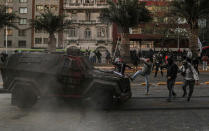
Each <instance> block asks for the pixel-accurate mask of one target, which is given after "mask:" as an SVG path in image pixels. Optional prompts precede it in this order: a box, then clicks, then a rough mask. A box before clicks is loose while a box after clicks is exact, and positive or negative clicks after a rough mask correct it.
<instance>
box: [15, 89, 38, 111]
mask: <svg viewBox="0 0 209 131" xmlns="http://www.w3.org/2000/svg"><path fill="white" fill-rule="evenodd" d="M12 99H13V101H15V102H13V103H14V104H15V105H17V106H18V107H19V108H31V107H32V106H33V105H34V104H35V103H36V102H37V95H36V94H35V92H34V90H33V89H32V88H30V87H16V88H14V89H13V91H12Z"/></svg>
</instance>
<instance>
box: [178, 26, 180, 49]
mask: <svg viewBox="0 0 209 131" xmlns="http://www.w3.org/2000/svg"><path fill="white" fill-rule="evenodd" d="M179 44H180V41H179V25H178V50H179V48H180V45H179Z"/></svg>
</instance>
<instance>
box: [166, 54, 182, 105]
mask: <svg viewBox="0 0 209 131" xmlns="http://www.w3.org/2000/svg"><path fill="white" fill-rule="evenodd" d="M167 61H168V64H167V65H164V66H162V68H167V88H168V91H169V96H168V99H167V100H168V102H171V98H172V96H174V97H176V93H175V92H174V85H175V81H176V77H177V73H178V70H179V69H178V66H177V65H176V64H175V63H174V61H173V58H172V57H169V58H168V59H167Z"/></svg>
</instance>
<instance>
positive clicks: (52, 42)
mask: <svg viewBox="0 0 209 131" xmlns="http://www.w3.org/2000/svg"><path fill="white" fill-rule="evenodd" d="M48 50H49V52H56V38H55V36H54V34H50V35H49V42H48Z"/></svg>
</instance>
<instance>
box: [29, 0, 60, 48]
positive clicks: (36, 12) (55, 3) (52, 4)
mask: <svg viewBox="0 0 209 131" xmlns="http://www.w3.org/2000/svg"><path fill="white" fill-rule="evenodd" d="M32 1H33V4H32V11H33V12H32V19H35V18H36V17H39V16H40V14H41V13H43V12H44V11H46V10H48V9H49V10H51V11H52V12H53V13H54V14H56V15H59V14H60V13H62V11H61V9H62V5H61V3H62V0H32ZM61 33H62V32H60V33H56V34H55V38H56V45H57V47H60V46H59V45H61V44H62V41H60V39H62V35H60V34H61ZM48 41H49V34H48V33H47V32H45V31H37V30H34V29H32V41H31V43H32V44H31V45H32V47H33V48H47V47H48Z"/></svg>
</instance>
